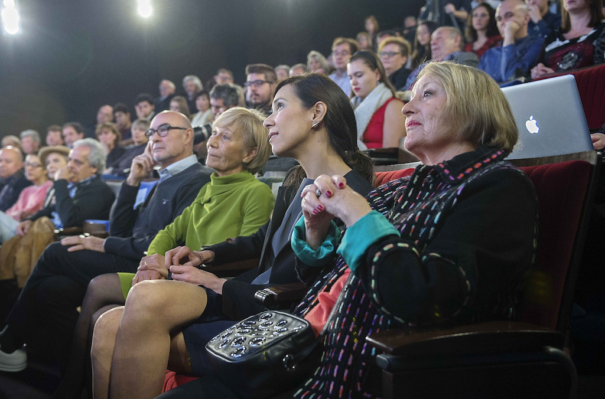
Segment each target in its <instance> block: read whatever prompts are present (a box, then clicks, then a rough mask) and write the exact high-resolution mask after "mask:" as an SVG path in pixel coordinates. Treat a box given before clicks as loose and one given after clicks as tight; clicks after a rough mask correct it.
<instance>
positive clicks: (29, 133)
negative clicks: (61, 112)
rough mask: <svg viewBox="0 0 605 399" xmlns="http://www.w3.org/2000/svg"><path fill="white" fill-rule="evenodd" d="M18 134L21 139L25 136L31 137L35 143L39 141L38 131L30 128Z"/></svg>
mask: <svg viewBox="0 0 605 399" xmlns="http://www.w3.org/2000/svg"><path fill="white" fill-rule="evenodd" d="M19 136H20V137H21V140H23V139H24V138H26V137H31V138H32V140H34V141H35V142H36V143H39V142H40V133H38V132H36V131H35V130H32V129H29V130H24V131H22V132H21V134H20V135H19Z"/></svg>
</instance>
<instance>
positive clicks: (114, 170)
mask: <svg viewBox="0 0 605 399" xmlns="http://www.w3.org/2000/svg"><path fill="white" fill-rule="evenodd" d="M149 125H150V123H149V121H148V120H146V119H137V120H136V121H134V122H132V126H131V127H130V131H131V133H132V141H133V142H134V144H133V145H132V146H131V147H128V148H127V149H126V151H125V152H124V155H122V157H121V158H120V159H118V160H117V161H116V162H115V163H114V165H113V166H112V167H111V168H107V170H106V172H107V174H110V175H112V176H115V177H117V178H124V179H125V178H126V177H128V174H129V173H130V166H131V165H132V160H133V159H134V158H135V157H137V156H139V155H141V154H142V153H143V152H144V151H145V147H147V141H148V139H147V136H146V135H145V132H146V131H147V130H148V129H149Z"/></svg>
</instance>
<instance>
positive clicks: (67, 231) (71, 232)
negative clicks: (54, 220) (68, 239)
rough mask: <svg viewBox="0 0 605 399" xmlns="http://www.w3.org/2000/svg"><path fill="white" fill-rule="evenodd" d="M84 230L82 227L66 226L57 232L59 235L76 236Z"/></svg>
mask: <svg viewBox="0 0 605 399" xmlns="http://www.w3.org/2000/svg"><path fill="white" fill-rule="evenodd" d="M83 232H84V230H82V227H64V228H60V229H56V230H55V234H56V235H59V236H75V235H78V234H82V233H83Z"/></svg>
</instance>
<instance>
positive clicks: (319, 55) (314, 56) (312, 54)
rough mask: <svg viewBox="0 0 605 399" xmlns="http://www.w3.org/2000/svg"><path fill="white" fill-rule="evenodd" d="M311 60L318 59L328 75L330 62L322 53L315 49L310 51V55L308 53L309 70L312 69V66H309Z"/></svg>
mask: <svg viewBox="0 0 605 399" xmlns="http://www.w3.org/2000/svg"><path fill="white" fill-rule="evenodd" d="M311 60H316V61H317V62H319V63H320V64H321V68H322V69H323V70H324V73H325V74H326V75H327V74H328V73H330V63H329V62H328V60H327V59H326V57H324V56H323V54H322V53H320V52H319V51H315V50H313V51H311V52H310V53H309V55H307V67H308V68H309V71H310V70H311V67H310V66H309V64H310V61H311Z"/></svg>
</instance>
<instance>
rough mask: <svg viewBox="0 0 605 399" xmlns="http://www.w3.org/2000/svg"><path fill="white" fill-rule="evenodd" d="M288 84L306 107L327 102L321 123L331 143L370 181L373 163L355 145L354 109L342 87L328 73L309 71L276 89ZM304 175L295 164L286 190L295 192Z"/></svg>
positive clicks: (290, 79)
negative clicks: (326, 74)
mask: <svg viewBox="0 0 605 399" xmlns="http://www.w3.org/2000/svg"><path fill="white" fill-rule="evenodd" d="M287 85H292V88H293V89H294V93H295V94H296V96H297V97H298V98H299V99H300V101H301V103H302V105H303V107H305V108H307V109H310V108H311V107H313V106H314V105H315V104H317V103H318V102H322V103H324V104H326V108H327V111H326V116H325V117H324V119H323V120H322V121H321V123H322V124H323V125H324V126H325V128H326V130H327V132H328V138H329V140H330V146H331V147H332V149H333V150H334V151H335V152H336V153H337V154H338V155H339V156H340V157H341V158H342V160H343V161H344V162H345V163H346V164H347V165H348V166H349V167H350V168H352V169H355V170H357V172H359V173H360V174H361V175H362V176H363V177H364V178H365V179H366V180H367V181H369V182H370V183H372V182H373V180H374V165H373V163H372V160H371V159H370V158H369V157H368V156H367V155H366V154H364V153H363V152H361V151H360V150H359V148H358V147H357V124H356V122H355V112H354V111H353V107H352V106H351V102H350V101H349V99H348V98H347V96H346V95H345V93H344V92H343V91H342V89H341V88H340V87H338V85H337V84H336V83H334V81H332V79H330V78H328V77H327V76H325V75H322V74H318V73H310V74H307V75H302V76H294V77H291V78H288V79H286V80H284V81H282V82H280V84H279V85H277V89H275V93H277V92H278V91H279V90H280V89H281V88H282V87H284V86H287ZM305 177H306V175H305V170H304V169H303V168H302V166H297V167H295V168H293V169H292V170H291V171H290V172H289V173H288V177H287V178H286V181H285V182H284V186H289V187H290V189H289V191H291V190H293V191H294V193H295V192H296V190H297V189H298V187H299V186H300V183H301V182H302V181H303V179H304V178H305ZM286 195H288V194H286Z"/></svg>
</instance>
